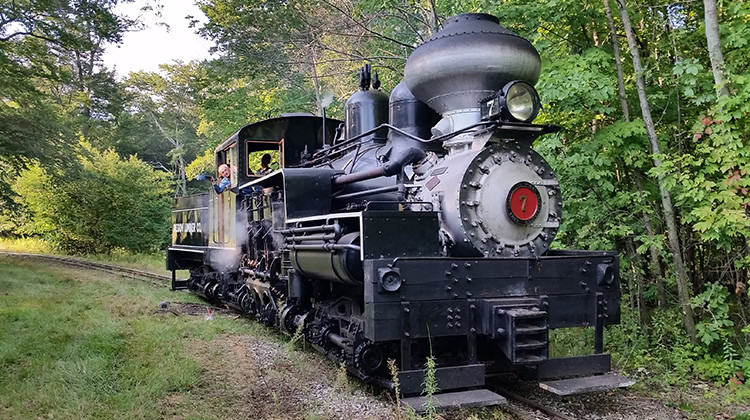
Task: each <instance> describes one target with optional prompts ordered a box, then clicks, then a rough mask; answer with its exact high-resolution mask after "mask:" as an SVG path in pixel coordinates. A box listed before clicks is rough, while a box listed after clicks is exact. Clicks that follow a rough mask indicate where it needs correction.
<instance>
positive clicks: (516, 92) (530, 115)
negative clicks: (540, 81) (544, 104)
mask: <svg viewBox="0 0 750 420" xmlns="http://www.w3.org/2000/svg"><path fill="white" fill-rule="evenodd" d="M500 93H501V95H502V96H501V98H503V99H504V102H505V103H504V104H503V106H502V108H504V110H505V111H506V112H507V114H508V116H509V117H511V118H512V119H514V120H516V121H520V122H531V121H532V120H533V119H534V118H536V116H537V114H539V108H540V107H541V106H540V104H539V95H538V94H537V93H536V90H535V89H534V87H533V86H531V85H530V84H528V83H526V82H510V83H508V84H506V85H505V86H504V87H503V89H502V90H501V91H500ZM501 101H502V99H501Z"/></svg>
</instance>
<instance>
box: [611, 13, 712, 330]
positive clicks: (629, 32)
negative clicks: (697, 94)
mask: <svg viewBox="0 0 750 420" xmlns="http://www.w3.org/2000/svg"><path fill="white" fill-rule="evenodd" d="M617 7H618V8H619V9H620V17H621V18H622V24H623V26H624V27H625V35H626V38H627V40H628V46H629V48H630V55H631V57H632V58H633V71H634V72H635V74H636V86H637V90H638V99H639V101H640V104H641V114H642V116H643V124H644V126H645V128H646V133H647V135H648V140H649V144H650V146H651V154H652V156H653V162H654V167H656V168H658V167H659V166H661V164H662V160H661V159H660V158H658V157H657V156H658V155H659V154H660V153H661V147H660V146H659V140H658V138H657V135H656V128H655V126H654V121H653V118H652V116H651V108H650V105H649V102H648V97H647V96H646V84H645V80H644V78H643V72H644V68H643V66H642V65H641V55H640V51H639V49H638V44H637V42H636V40H635V34H634V32H633V28H632V26H631V24H630V15H629V14H628V10H627V6H626V5H625V0H617ZM657 181H658V183H659V193H660V196H661V202H662V207H663V208H662V210H663V211H664V220H665V222H666V225H667V235H668V238H669V248H670V251H671V252H672V262H673V264H674V269H675V277H676V280H677V289H678V292H679V296H680V305H681V306H682V318H683V323H684V324H685V331H686V332H687V333H688V336H689V337H690V340H691V341H692V342H694V343H697V342H698V340H697V337H696V330H695V319H694V314H693V308H692V307H691V306H690V298H691V296H690V283H689V278H688V275H687V271H686V270H685V263H684V261H683V257H682V247H681V246H680V240H679V234H678V231H677V222H676V220H675V215H674V206H673V205H672V195H671V194H670V192H669V189H668V188H667V185H666V183H665V179H664V175H662V174H657Z"/></svg>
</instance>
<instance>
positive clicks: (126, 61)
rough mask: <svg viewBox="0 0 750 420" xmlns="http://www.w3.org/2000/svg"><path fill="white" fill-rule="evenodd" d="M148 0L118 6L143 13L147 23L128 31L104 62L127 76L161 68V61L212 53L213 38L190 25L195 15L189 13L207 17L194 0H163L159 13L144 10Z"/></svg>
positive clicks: (128, 12) (135, 13)
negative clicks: (196, 30)
mask: <svg viewBox="0 0 750 420" xmlns="http://www.w3.org/2000/svg"><path fill="white" fill-rule="evenodd" d="M146 3H147V1H146V0H136V1H135V2H134V3H122V4H119V5H118V6H117V8H116V9H115V10H116V11H117V12H118V13H124V14H126V15H127V16H128V17H131V18H136V17H138V16H139V15H140V16H141V18H140V20H141V21H142V22H144V24H145V25H146V29H143V30H141V31H136V32H128V33H125V34H124V36H123V43H122V44H121V45H119V48H118V46H116V45H110V46H108V47H107V51H106V52H105V54H104V63H105V64H106V65H107V67H109V68H112V67H116V69H117V75H118V77H119V78H123V77H126V76H127V75H128V73H130V72H131V71H139V70H145V71H157V70H158V69H159V64H168V63H171V62H172V61H173V60H182V61H183V62H188V61H190V60H194V59H203V58H208V57H209V56H210V54H209V52H208V50H209V48H210V47H211V45H212V44H211V42H210V41H207V40H205V39H203V38H201V37H200V36H198V35H197V34H195V29H194V28H190V27H189V24H190V20H191V19H186V16H193V17H194V18H195V19H199V20H201V21H205V19H206V18H205V16H204V15H203V12H201V11H200V9H198V6H196V5H195V4H194V3H193V2H192V1H190V0H161V1H160V3H161V4H162V5H163V7H161V8H159V9H158V10H159V11H160V12H161V16H155V11H150V12H142V11H141V10H140V9H141V7H143V6H144V5H145V4H146ZM164 24H166V25H168V26H169V29H167V27H166V26H165V25H164Z"/></svg>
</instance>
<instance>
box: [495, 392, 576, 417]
mask: <svg viewBox="0 0 750 420" xmlns="http://www.w3.org/2000/svg"><path fill="white" fill-rule="evenodd" d="M495 391H496V392H497V393H498V394H500V395H502V396H504V397H505V398H507V399H508V403H506V404H504V405H502V406H501V408H502V409H503V410H505V411H508V412H509V413H511V414H513V415H514V416H516V417H519V418H522V419H527V420H541V419H549V420H576V417H571V416H569V415H567V414H563V413H561V412H560V411H558V410H556V409H555V408H552V407H550V406H547V405H544V404H542V403H539V402H537V401H533V400H530V399H528V398H525V397H522V396H520V395H518V394H516V393H513V392H510V391H508V390H507V389H503V388H498V389H495ZM511 402H512V404H511ZM540 414H541V415H543V416H544V417H540Z"/></svg>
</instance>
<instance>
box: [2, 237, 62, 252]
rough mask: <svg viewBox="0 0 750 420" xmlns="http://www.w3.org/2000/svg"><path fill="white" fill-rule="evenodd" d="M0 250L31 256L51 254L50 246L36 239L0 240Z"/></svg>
mask: <svg viewBox="0 0 750 420" xmlns="http://www.w3.org/2000/svg"><path fill="white" fill-rule="evenodd" d="M0 250H2V251H10V252H29V253H32V254H52V253H53V251H54V250H53V248H52V244H50V243H49V242H47V241H45V240H43V239H40V238H36V237H30V238H0Z"/></svg>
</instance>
